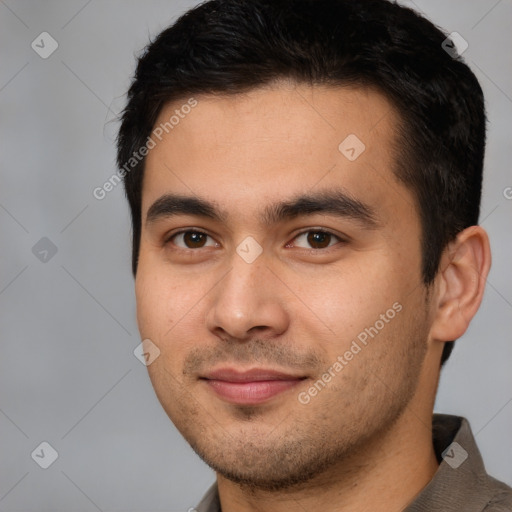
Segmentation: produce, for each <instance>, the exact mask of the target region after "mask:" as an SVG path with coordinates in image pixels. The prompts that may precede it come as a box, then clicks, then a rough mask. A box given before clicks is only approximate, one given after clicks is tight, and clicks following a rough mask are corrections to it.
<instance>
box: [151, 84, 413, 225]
mask: <svg viewBox="0 0 512 512" xmlns="http://www.w3.org/2000/svg"><path fill="white" fill-rule="evenodd" d="M187 105H194V106H193V107H192V108H189V107H187ZM397 123H398V116H397V114H396V112H395V110H394V109H393V107H392V106H391V104H390V103H389V102H388V101H387V100H386V98H385V97H384V96H383V95H381V94H379V93H378V92H376V91H374V90H371V89H363V88H347V87H326V86H307V85H297V84H284V83H282V84H274V85H273V86H271V87H265V88H260V89H255V90H251V91H249V92H247V93H244V94H236V95H231V96H225V95H224V96H213V95H200V96H196V97H194V98H193V100H192V101H191V99H190V98H185V99H183V100H180V101H175V102H172V103H169V104H167V105H166V106H165V108H163V109H162V112H161V113H160V115H159V118H158V120H157V122H156V123H155V128H154V131H153V135H152V138H153V140H154V141H155V145H154V147H153V148H152V149H151V150H150V151H149V154H148V156H147V159H146V165H145V177H144V187H143V202H142V212H143V218H144V215H145V213H146V212H147V210H148V209H149V207H150V206H151V204H152V203H153V202H154V201H156V200H157V199H158V198H159V197H161V196H162V195H163V194H165V193H173V194H181V195H188V196H190V195H194V196H197V197H200V198H203V199H208V200H209V201H210V202H212V203H215V204H218V205H219V206H221V207H222V210H223V211H224V212H225V213H226V214H227V215H228V216H229V215H230V214H232V216H233V217H234V218H235V219H236V220H241V219H242V218H244V217H246V218H247V219H251V220H252V219H255V218H256V217H255V215H254V214H255V212H257V211H258V212H260V211H262V209H263V208H265V207H267V208H268V205H269V204H272V203H273V202H276V201H282V200H283V199H286V198H287V197H295V196H297V195H299V194H302V195H303V194H304V193H306V192H311V191H315V189H319V188H321V189H322V190H325V189H329V188H339V187H342V188H343V189H344V190H345V191H346V192H348V193H349V194H350V195H351V196H353V197H355V198H357V199H365V202H369V203H371V204H373V205H375V206H376V207H378V208H379V209H383V210H386V208H388V209H390V210H393V209H395V210H396V207H397V206H399V203H400V204H402V203H404V204H403V206H404V207H407V208H409V209H410V207H411V205H412V204H413V203H414V201H413V199H412V197H411V194H410V193H409V191H408V190H407V189H405V188H404V187H403V186H402V185H401V184H400V183H399V182H398V181H397V179H396V177H395V175H394V172H393V170H394V168H395V166H396V159H397V155H396V151H395V149H396V148H397V140H396V131H397V130H396V128H397ZM155 133H159V134H160V136H159V137H155V136H154V134H155Z"/></svg>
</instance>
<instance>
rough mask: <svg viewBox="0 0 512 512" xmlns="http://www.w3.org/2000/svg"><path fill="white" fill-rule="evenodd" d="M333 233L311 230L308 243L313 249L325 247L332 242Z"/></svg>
mask: <svg viewBox="0 0 512 512" xmlns="http://www.w3.org/2000/svg"><path fill="white" fill-rule="evenodd" d="M331 238H332V235H331V234H330V233H324V232H322V231H310V232H309V233H308V236H307V240H308V244H310V245H311V247H313V249H325V248H326V247H328V246H329V243H330V242H331Z"/></svg>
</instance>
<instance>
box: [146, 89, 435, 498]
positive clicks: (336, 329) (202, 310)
mask: <svg viewBox="0 0 512 512" xmlns="http://www.w3.org/2000/svg"><path fill="white" fill-rule="evenodd" d="M194 101H197V104H195V103H194V104H195V106H194V107H193V108H190V109H188V108H183V105H185V104H187V100H185V101H183V102H177V103H173V104H170V105H168V106H166V108H165V109H164V110H163V111H162V113H161V115H160V117H159V119H158V121H157V123H156V125H155V127H156V126H158V125H160V123H165V122H166V121H168V120H169V119H170V118H171V116H173V114H175V112H176V110H178V111H179V112H181V113H182V115H181V116H180V120H179V122H178V123H176V124H175V125H173V127H172V130H171V129H168V132H169V133H168V134H165V131H164V134H165V136H163V137H162V140H161V141H157V143H156V145H155V146H154V147H153V148H152V149H151V150H150V152H149V154H148V156H147V160H146V170H145V177H144V185H143V199H142V236H141V244H140V258H139V264H138V271H137V276H136V296H137V315H138V324H139V328H140V332H141V336H142V338H143V339H149V340H151V342H146V343H150V345H149V346H151V347H153V348H154V346H156V347H158V349H159V351H160V355H159V356H158V357H157V358H156V359H155V360H154V362H152V363H151V364H150V365H149V366H148V370H149V374H150V377H151V380H152V383H153V386H154V388H155V391H156V394H157V396H158V398H159V400H160V402H161V404H162V406H163V407H164V409H165V411H166V412H167V414H168V415H169V417H170V418H171V420H172V421H173V422H174V424H175V425H176V427H177V428H178V429H179V430H180V432H181V433H182V434H183V436H184V437H185V438H186V440H187V441H188V442H189V443H190V445H191V446H192V447H193V448H194V450H196V452H197V453H198V454H199V455H200V456H201V457H202V458H203V459H204V460H205V461H206V462H207V463H208V464H209V465H210V466H212V467H213V468H214V469H215V470H216V471H217V472H218V473H219V474H220V475H221V476H223V477H225V478H227V479H229V480H232V481H234V482H238V483H241V484H247V485H249V486H253V487H255V488H260V489H269V490H270V489H278V488H281V489H282V488H286V487H290V486H293V485H299V484H301V483H303V482H306V481H307V480H309V479H311V478H313V477H318V475H320V474H321V473H322V472H323V471H327V470H329V468H332V466H333V465H334V464H339V463H340V461H343V460H345V459H346V458H347V457H350V456H352V455H353V454H354V453H356V452H357V451H358V450H361V449H364V446H365V445H367V444H368V443H369V442H370V441H371V440H372V439H376V438H378V437H379V436H381V435H383V433H384V432H386V431H388V430H389V429H390V428H391V426H392V425H393V424H394V423H395V422H396V421H397V418H399V417H400V415H401V413H402V412H403V411H404V408H405V407H406V406H407V405H408V404H409V403H410V401H411V399H412V398H413V396H414V394H415V390H416V388H417V383H418V378H419V374H420V370H421V366H422V362H423V360H424V357H425V351H426V346H427V338H428V330H429V315H428V310H427V307H426V305H425V296H426V294H425V288H424V286H423V285H422V281H421V264H420V263H421V252H420V237H421V228H420V223H419V217H418V213H417V208H416V206H415V201H414V199H413V196H412V194H411V192H410V191H409V190H408V189H406V188H404V187H403V186H402V185H401V184H400V183H399V182H398V181H397V179H396V178H395V176H394V174H393V168H394V167H395V165H396V157H395V156H394V151H393V148H394V147H395V145H396V141H395V127H396V126H397V118H396V116H395V113H394V111H393V109H392V107H391V105H390V104H389V103H388V102H387V101H386V99H384V97H382V96H381V95H380V94H378V93H377V92H375V91H370V90H364V89H350V88H341V87H323V86H322V87H321V86H314V87H311V86H306V85H291V84H283V83H281V84H275V85H274V86H272V87H267V88H261V89H257V90H253V91H251V92H249V93H247V94H243V95H236V96H230V97H213V96H207V95H205V96H197V97H196V98H195V99H194ZM189 103H190V102H189ZM185 112H186V114H185ZM155 140H156V139H155Z"/></svg>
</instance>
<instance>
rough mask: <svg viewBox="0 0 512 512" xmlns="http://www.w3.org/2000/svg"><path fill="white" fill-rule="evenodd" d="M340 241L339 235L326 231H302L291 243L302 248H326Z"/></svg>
mask: <svg viewBox="0 0 512 512" xmlns="http://www.w3.org/2000/svg"><path fill="white" fill-rule="evenodd" d="M340 241H342V240H341V238H340V237H338V236H336V235H335V234H333V233H329V232H328V231H322V230H316V231H304V232H303V233H301V234H299V235H298V236H296V237H295V240H294V242H293V245H295V246H297V247H302V248H304V249H326V248H327V247H330V246H332V245H335V244H336V243H337V242H340Z"/></svg>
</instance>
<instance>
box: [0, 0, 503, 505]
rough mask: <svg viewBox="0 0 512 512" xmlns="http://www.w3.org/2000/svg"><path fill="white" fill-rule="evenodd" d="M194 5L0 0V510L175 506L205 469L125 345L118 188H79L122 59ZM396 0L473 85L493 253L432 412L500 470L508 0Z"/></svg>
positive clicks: (127, 320) (102, 152)
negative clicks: (464, 66)
mask: <svg viewBox="0 0 512 512" xmlns="http://www.w3.org/2000/svg"><path fill="white" fill-rule="evenodd" d="M196 3H197V2H195V1H192V0H189V1H185V0H182V1H174V0H173V1H169V0H167V1H154V0H153V1H145V2H142V1H134V0H130V1H114V0H109V1H99V0H90V1H86V0H75V1H66V2H64V1H45V2H42V1H39V2H37V1H23V0H17V1H16V0H0V52H1V54H0V63H1V65H0V108H1V118H0V119H1V128H0V130H1V133H0V141H1V154H0V158H1V173H2V175H1V187H0V233H1V246H0V247H1V249H0V254H1V260H0V312H1V313H0V332H1V342H2V347H1V358H0V432H1V435H0V454H1V468H0V511H22V510H23V511H46V510H48V511H50V510H51V511H60V510H62V511H71V510H73V511H95V510H103V511H107V510H112V511H114V510H115V511H121V510H123V511H144V512H150V511H164V510H165V511H178V510H187V509H188V508H189V507H192V506H194V505H195V504H196V503H197V501H198V499H199V497H200V496H201V495H202V493H203V492H204V490H205V489H206V488H207V487H208V485H209V484H210V483H211V482H213V480H214V475H213V473H212V472H211V470H209V469H208V468H207V467H206V466H205V465H204V464H203V463H202V462H201V461H200V460H199V459H198V457H197V456H196V455H195V454H194V453H193V452H192V450H191V449H190V448H189V447H188V445H187V444H186V443H185V442H184V441H183V440H182V439H181V437H180V435H179V434H178V433H177V431H176V430H175V429H174V427H173V426H172V424H171V422H170V421H169V420H168V418H167V416H166V415H165V413H164V412H163V410H162V409H161V407H160V405H159V403H158V402H157V399H156V397H155V396H154V393H153V390H152V387H151V385H150V382H149V378H148V376H147V372H146V368H145V367H144V366H143V365H142V364H141V363H140V362H139V361H138V360H137V359H136V358H135V357H134V355H133V350H134V349H135V347H136V346H137V345H138V344H139V342H140V340H139V337H138V332H137V327H136V323H135V300H134V293H133V281H132V277H131V273H130V238H129V237H130V226H129V215H128V209H127V205H126V204H125V201H124V196H123V192H122V189H121V186H118V187H116V189H114V190H113V191H112V192H110V193H109V194H108V195H107V197H106V198H105V199H104V200H102V201H98V200H97V199H95V198H94V197H93V195H92V191H93V189H94V188H95V187H97V186H101V185H102V184H103V183H104V181H105V180H107V179H108V178H109V177H110V176H111V175H112V174H113V173H114V172H115V165H114V158H115V150H114V138H115V133H116V128H117V123H116V121H115V119H116V114H117V113H118V112H119V111H120V109H121V108H122V106H123V102H124V98H123V95H124V93H125V91H126V89H127V87H128V85H129V79H130V76H131V75H132V73H133V70H134V64H135V61H134V55H135V54H137V53H138V52H139V51H140V50H141V49H142V48H143V47H144V46H145V44H146V43H147V41H148V37H149V36H154V35H155V34H157V33H158V32H159V31H160V30H162V29H163V28H165V27H166V26H167V25H168V24H170V23H171V22H172V21H173V20H174V19H175V18H176V16H177V15H178V14H179V13H182V12H183V11H184V10H186V9H187V8H189V7H191V6H192V5H194V4H196ZM404 3H405V4H406V5H410V6H415V7H416V8H417V9H419V10H421V11H423V12H424V13H425V14H426V15H427V16H428V17H430V18H431V19H432V20H433V21H434V22H435V23H436V24H438V25H440V26H443V27H444V28H445V29H446V30H447V31H448V32H452V31H457V32H459V33H460V34H461V35H462V36H463V37H464V38H465V39H466V40H467V41H468V43H469V48H468V49H467V51H466V52H465V54H464V56H465V58H466V60H467V62H468V63H469V64H470V66H471V67H472V69H473V70H474V71H475V73H476V74H477V76H478V77H479V79H480V81H481V83H482V86H483V88H484V90H485V93H486V97H487V106H488V115H489V120H490V122H489V143H488V151H487V160H486V177H485V191H484V198H483V204H482V216H481V222H482V224H483V226H484V227H485V228H486V229H487V230H488V232H489V234H490V237H491V243H492V248H493V251H494V262H493V268H492V271H491V274H490V277H489V280H488V284H487V290H486V295H485V299H484V302H483V305H482V307H481V310H480V312H479V314H478V315H477V317H476V319H475V320H474V322H473V323H472V325H471V327H470V329H469V331H468V332H467V333H466V335H465V336H464V337H463V339H461V340H459V341H458V343H457V345H456V348H455V350H454V353H453V355H452V359H451V360H450V361H449V363H448V364H447V366H446V368H445V370H444V371H443V374H442V378H441V385H440V390H439V396H438V400H437V405H436V410H437V411H440V412H448V413H453V414H460V415H464V416H466V417H467V418H468V419H469V420H470V422H471V425H472V428H473V431H474V433H475V434H476V438H477V442H478V444H479V446H480V448H481V451H482V453H483V456H484V460H485V461H486V465H487V468H488V470H489V472H490V473H491V474H492V475H494V476H496V477H498V478H499V479H502V480H504V481H505V482H507V483H508V484H512V467H511V463H510V461H511V460H512V443H511V441H510V432H511V431H512V428H511V427H512V404H511V402H512V372H511V362H512V345H511V343H510V331H511V327H512V325H511V308H512V304H511V303H512V273H511V272H510V254H511V249H512V234H511V230H510V221H511V218H512V217H511V209H512V201H511V200H508V199H507V198H506V195H507V192H506V191H507V190H508V189H507V187H511V186H512V176H511V173H510V161H511V157H512V155H511V147H510V142H509V139H510V119H511V113H512V100H511V96H512V83H511V82H512V77H511V73H510V69H511V66H510V64H511V63H510V48H511V47H512V45H511V36H510V32H511V31H510V26H511V23H512V1H511V0H500V1H497V0H488V1H487V0H485V1H484V0H480V1H476V0H475V1H467V0H457V1H454V0H452V1H450V2H445V1H444V0H428V1H427V0H415V2H404ZM43 31H47V32H49V33H50V34H51V35H52V37H53V38H54V39H55V40H56V41H57V42H58V45H59V46H58V49H57V50H56V51H55V53H53V54H52V55H51V56H50V57H49V58H47V59H42V58H41V57H40V56H39V55H38V54H37V53H36V52H35V51H34V50H33V49H32V48H31V42H32V41H33V40H35V39H36V37H37V36H38V35H39V34H40V33H41V32H43ZM508 197H510V194H508ZM43 237H47V238H48V239H49V240H51V242H52V243H53V244H54V245H55V247H56V249H57V252H56V254H54V255H52V252H51V251H50V252H48V253H47V254H46V253H44V252H42V251H44V250H45V247H46V249H48V248H49V246H47V245H45V244H48V242H47V241H43V242H39V241H40V239H41V238H43ZM38 242H39V244H40V245H37V246H36V249H34V252H35V253H36V254H34V252H33V247H34V246H35V245H36V244H37V243H38ZM41 244H42V245H41ZM41 258H43V260H44V259H46V260H47V261H41ZM42 441H47V442H49V443H50V444H51V445H52V446H53V447H54V448H55V449H56V450H57V452H58V455H59V457H58V459H57V460H56V461H55V462H54V464H53V465H51V466H50V467H49V468H48V469H46V470H44V469H41V468H40V467H39V466H38V465H37V464H36V463H35V462H34V460H32V458H31V453H32V452H33V450H34V449H35V448H36V447H37V446H38V445H39V444H40V443H41V442H42ZM47 454H48V452H46V454H45V456H47Z"/></svg>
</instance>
